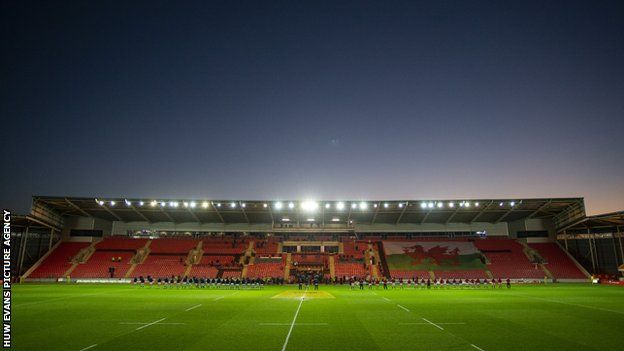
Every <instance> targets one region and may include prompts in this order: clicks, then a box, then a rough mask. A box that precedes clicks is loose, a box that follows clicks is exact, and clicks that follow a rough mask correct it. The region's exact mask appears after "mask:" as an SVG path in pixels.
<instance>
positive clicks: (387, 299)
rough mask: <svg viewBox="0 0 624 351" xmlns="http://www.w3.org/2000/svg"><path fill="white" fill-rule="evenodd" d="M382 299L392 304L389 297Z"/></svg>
mask: <svg viewBox="0 0 624 351" xmlns="http://www.w3.org/2000/svg"><path fill="white" fill-rule="evenodd" d="M382 299H384V300H386V301H388V302H390V299H389V298H387V297H382Z"/></svg>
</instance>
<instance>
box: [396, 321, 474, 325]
mask: <svg viewBox="0 0 624 351" xmlns="http://www.w3.org/2000/svg"><path fill="white" fill-rule="evenodd" d="M429 324H430V323H399V325H429ZM436 324H438V325H464V324H466V323H464V322H456V323H455V322H449V323H440V322H438V323H436Z"/></svg>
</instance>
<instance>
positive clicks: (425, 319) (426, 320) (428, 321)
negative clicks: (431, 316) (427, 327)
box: [422, 318, 444, 330]
mask: <svg viewBox="0 0 624 351" xmlns="http://www.w3.org/2000/svg"><path fill="white" fill-rule="evenodd" d="M422 320H423V321H425V322H427V323H429V324H431V325H433V326H434V327H436V328H438V329H440V330H444V328H442V327H441V326H439V325H437V324H435V323H433V322H432V321H430V320H428V319H427V318H423V319H422Z"/></svg>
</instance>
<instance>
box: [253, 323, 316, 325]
mask: <svg viewBox="0 0 624 351" xmlns="http://www.w3.org/2000/svg"><path fill="white" fill-rule="evenodd" d="M258 325H290V323H258ZM295 325H327V323H295Z"/></svg>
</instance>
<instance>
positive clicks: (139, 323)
mask: <svg viewBox="0 0 624 351" xmlns="http://www.w3.org/2000/svg"><path fill="white" fill-rule="evenodd" d="M119 324H124V325H145V324H149V323H143V322H119ZM158 324H160V325H182V324H186V323H158Z"/></svg>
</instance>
